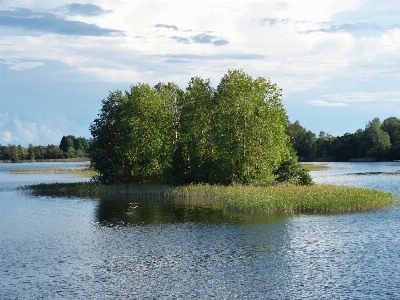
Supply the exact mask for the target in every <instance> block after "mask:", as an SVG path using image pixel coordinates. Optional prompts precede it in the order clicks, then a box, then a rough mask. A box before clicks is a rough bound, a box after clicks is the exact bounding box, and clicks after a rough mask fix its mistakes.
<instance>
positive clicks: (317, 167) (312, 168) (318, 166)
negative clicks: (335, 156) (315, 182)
mask: <svg viewBox="0 0 400 300" xmlns="http://www.w3.org/2000/svg"><path fill="white" fill-rule="evenodd" d="M300 165H302V166H303V167H304V168H306V169H307V170H308V171H326V170H329V169H330V167H329V166H328V165H324V164H302V163H301V164H300Z"/></svg>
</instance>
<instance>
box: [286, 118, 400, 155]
mask: <svg viewBox="0 0 400 300" xmlns="http://www.w3.org/2000/svg"><path fill="white" fill-rule="evenodd" d="M286 131H287V134H288V135H289V137H290V142H291V144H292V145H293V148H294V149H295V150H296V152H297V155H298V156H299V158H300V160H302V161H316V160H320V161H357V160H366V161H391V160H400V119H399V118H396V117H390V118H387V119H385V120H384V121H383V122H381V121H380V120H379V118H375V119H373V120H372V121H369V122H368V123H367V124H366V126H365V129H358V130H357V131H356V132H355V133H345V134H344V135H343V136H332V135H330V134H326V133H325V132H323V131H321V132H320V133H319V135H318V136H316V134H315V133H313V132H311V131H310V130H307V129H306V128H304V127H302V126H301V125H300V123H299V122H298V121H296V122H294V123H292V124H289V125H288V126H287V129H286Z"/></svg>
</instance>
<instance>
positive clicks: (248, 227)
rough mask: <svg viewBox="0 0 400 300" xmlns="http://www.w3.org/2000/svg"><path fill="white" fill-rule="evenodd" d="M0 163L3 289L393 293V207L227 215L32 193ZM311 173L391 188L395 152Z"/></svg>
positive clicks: (320, 178)
mask: <svg viewBox="0 0 400 300" xmlns="http://www.w3.org/2000/svg"><path fill="white" fill-rule="evenodd" d="M79 164H80V163H75V164H73V163H58V164H57V163H46V164H43V163H37V164H36V163H35V164H20V165H18V164H0V299H135V298H139V299H158V298H162V299H192V298H195V299H210V298H211V299H212V298H214V299H232V298H238V299H400V208H399V207H398V206H393V207H391V208H390V209H386V210H378V211H371V212H362V213H351V214H336V215H292V216H281V215H280V216H260V215H233V214H229V213H227V212H223V211H216V210H212V209H211V208H209V207H202V206H198V207H194V208H191V209H187V208H185V207H184V206H183V205H181V204H179V202H172V203H171V202H167V201H162V200H161V201H157V200H151V199H150V200H149V199H147V200H146V201H144V202H143V200H141V199H110V198H108V199H75V198H72V199H71V198H56V197H53V198H52V197H35V196H29V195H27V194H24V193H22V192H20V191H19V190H17V189H16V188H17V187H18V186H20V185H25V184H31V183H34V182H54V181H57V182H61V181H76V180H79V181H81V180H82V179H77V178H73V177H69V176H67V175H21V174H18V175H13V174H9V173H7V170H9V169H10V168H16V167H21V168H32V167H43V166H46V167H52V168H55V167H60V166H65V167H71V166H78V165H79ZM330 165H331V167H332V168H331V169H330V170H328V171H320V172H312V175H313V177H314V179H315V181H316V182H320V183H335V184H347V185H355V186H363V187H371V188H376V189H382V190H385V191H390V192H392V193H394V194H397V195H400V174H399V171H400V163H398V162H393V163H330Z"/></svg>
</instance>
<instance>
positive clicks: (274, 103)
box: [28, 70, 393, 213]
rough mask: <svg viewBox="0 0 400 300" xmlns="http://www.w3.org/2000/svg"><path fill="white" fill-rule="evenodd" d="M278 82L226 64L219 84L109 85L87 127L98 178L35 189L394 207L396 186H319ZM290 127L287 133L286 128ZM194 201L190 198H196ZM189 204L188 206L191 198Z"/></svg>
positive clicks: (279, 204) (235, 205) (259, 206)
mask: <svg viewBox="0 0 400 300" xmlns="http://www.w3.org/2000/svg"><path fill="white" fill-rule="evenodd" d="M281 96H282V94H281V90H280V89H279V88H278V87H277V85H276V84H274V83H272V82H271V81H270V80H269V79H266V78H262V77H259V78H255V79H254V78H252V77H251V76H249V75H248V74H246V73H245V72H243V70H229V71H228V74H225V75H224V76H223V77H222V79H221V81H220V84H219V85H218V87H217V88H216V89H214V88H213V87H212V86H211V84H210V81H209V80H204V79H202V78H200V77H193V78H191V80H190V81H189V84H188V86H187V88H186V90H185V91H183V90H181V89H180V88H179V87H178V86H177V85H175V84H174V83H168V84H164V83H159V84H157V85H156V86H154V87H150V86H149V85H148V84H141V83H139V84H137V85H134V86H131V88H130V90H129V91H125V92H124V93H123V92H122V91H114V92H110V94H109V95H108V97H107V98H106V99H104V100H103V101H102V108H101V110H100V112H99V115H98V118H96V119H95V120H94V121H93V123H92V124H91V126H90V131H91V134H92V137H93V138H92V139H91V141H90V144H89V149H88V154H89V157H90V161H91V168H92V169H93V171H95V172H97V173H96V175H97V176H95V177H94V178H93V180H92V181H91V182H85V183H68V184H40V185H34V186H30V187H29V188H28V190H29V191H30V192H32V193H34V194H41V195H60V196H77V197H101V196H104V195H107V196H110V195H114V196H128V197H129V196H153V197H154V196H157V197H166V198H168V199H171V198H173V199H191V200H193V201H194V202H196V199H203V200H205V203H207V205H217V206H220V207H225V208H229V209H233V210H236V211H250V212H267V213H278V212H279V213H296V212H307V213H308V212H345V211H354V210H367V209H376V208H382V207H387V206H389V205H391V204H392V203H393V196H392V195H391V194H389V193H385V192H381V191H374V190H370V189H364V188H355V187H345V186H332V185H315V184H313V181H312V178H311V176H310V174H309V170H310V169H311V170H315V169H323V168H325V166H316V165H309V166H308V168H307V166H302V165H300V164H299V163H298V158H297V155H296V150H295V149H296V144H294V143H293V138H292V136H291V135H290V130H289V129H290V127H291V124H290V123H289V121H288V118H287V116H286V112H285V110H284V108H283V105H282V101H281ZM288 132H289V134H288ZM190 203H192V204H193V202H190ZM188 205H191V204H188Z"/></svg>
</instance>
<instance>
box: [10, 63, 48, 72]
mask: <svg viewBox="0 0 400 300" xmlns="http://www.w3.org/2000/svg"><path fill="white" fill-rule="evenodd" d="M42 66H44V63H42V62H33V61H32V62H15V63H13V64H12V66H10V67H8V69H9V70H14V71H26V70H29V69H33V68H37V67H42Z"/></svg>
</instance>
